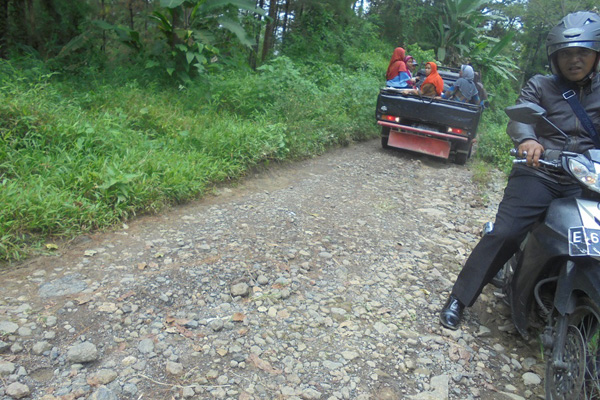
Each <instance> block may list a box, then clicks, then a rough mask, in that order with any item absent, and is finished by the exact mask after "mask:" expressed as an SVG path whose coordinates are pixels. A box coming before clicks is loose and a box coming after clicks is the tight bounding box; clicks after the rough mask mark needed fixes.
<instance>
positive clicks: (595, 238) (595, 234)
mask: <svg viewBox="0 0 600 400" xmlns="http://www.w3.org/2000/svg"><path fill="white" fill-rule="evenodd" d="M569 255H570V256H600V229H591V228H585V227H583V226H578V227H574V228H569Z"/></svg>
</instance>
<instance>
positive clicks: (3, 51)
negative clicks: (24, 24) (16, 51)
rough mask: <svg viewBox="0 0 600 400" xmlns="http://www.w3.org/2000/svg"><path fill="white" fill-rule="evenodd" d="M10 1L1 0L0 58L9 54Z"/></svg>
mask: <svg viewBox="0 0 600 400" xmlns="http://www.w3.org/2000/svg"><path fill="white" fill-rule="evenodd" d="M8 2H9V0H0V58H6V57H7V56H8V49H7V46H8V40H7V39H8Z"/></svg>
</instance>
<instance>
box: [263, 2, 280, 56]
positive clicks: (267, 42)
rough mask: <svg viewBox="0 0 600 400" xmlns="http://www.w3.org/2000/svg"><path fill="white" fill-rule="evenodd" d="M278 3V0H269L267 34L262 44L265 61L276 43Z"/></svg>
mask: <svg viewBox="0 0 600 400" xmlns="http://www.w3.org/2000/svg"><path fill="white" fill-rule="evenodd" d="M277 16H278V5H277V0H270V1H269V18H268V20H267V25H266V27H265V36H264V40H263V46H262V56H261V59H262V61H264V60H265V59H266V58H267V56H268V54H269V52H270V51H271V49H272V48H273V44H274V43H275V26H276V25H277Z"/></svg>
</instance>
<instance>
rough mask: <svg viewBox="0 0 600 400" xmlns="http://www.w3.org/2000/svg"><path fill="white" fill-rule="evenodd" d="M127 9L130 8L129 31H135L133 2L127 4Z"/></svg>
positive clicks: (130, 0) (131, 0)
mask: <svg viewBox="0 0 600 400" xmlns="http://www.w3.org/2000/svg"><path fill="white" fill-rule="evenodd" d="M127 8H129V29H131V30H134V27H133V0H129V1H128V2H127Z"/></svg>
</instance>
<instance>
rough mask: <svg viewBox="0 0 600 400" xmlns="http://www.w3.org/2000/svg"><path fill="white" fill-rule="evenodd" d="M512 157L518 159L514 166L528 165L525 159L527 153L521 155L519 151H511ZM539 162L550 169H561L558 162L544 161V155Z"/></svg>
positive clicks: (515, 160)
mask: <svg viewBox="0 0 600 400" xmlns="http://www.w3.org/2000/svg"><path fill="white" fill-rule="evenodd" d="M510 155H511V156H513V157H516V159H514V160H513V164H527V160H526V159H525V158H526V157H527V152H526V151H525V152H523V154H522V155H519V151H518V150H517V149H510ZM538 162H539V163H540V165H543V166H545V167H547V168H550V169H560V162H559V161H558V160H554V161H546V160H544V153H542V155H541V156H540V159H539V161H538Z"/></svg>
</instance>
